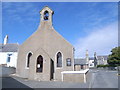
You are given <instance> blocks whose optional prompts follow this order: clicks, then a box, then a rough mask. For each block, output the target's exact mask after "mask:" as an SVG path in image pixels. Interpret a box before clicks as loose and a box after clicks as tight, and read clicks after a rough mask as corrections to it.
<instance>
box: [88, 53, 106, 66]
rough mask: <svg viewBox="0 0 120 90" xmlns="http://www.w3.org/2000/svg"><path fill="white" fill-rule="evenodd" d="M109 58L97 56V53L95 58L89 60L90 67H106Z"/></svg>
mask: <svg viewBox="0 0 120 90" xmlns="http://www.w3.org/2000/svg"><path fill="white" fill-rule="evenodd" d="M107 59H108V56H107V55H101V56H97V54H96V52H95V53H94V57H90V58H89V67H90V68H93V67H97V65H106V64H108V63H107Z"/></svg>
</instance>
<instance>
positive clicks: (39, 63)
mask: <svg viewBox="0 0 120 90" xmlns="http://www.w3.org/2000/svg"><path fill="white" fill-rule="evenodd" d="M36 72H43V57H42V56H41V55H40V56H38V58H37V65H36Z"/></svg>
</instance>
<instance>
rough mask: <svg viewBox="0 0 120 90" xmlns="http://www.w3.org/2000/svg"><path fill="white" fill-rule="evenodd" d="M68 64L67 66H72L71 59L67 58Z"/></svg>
mask: <svg viewBox="0 0 120 90" xmlns="http://www.w3.org/2000/svg"><path fill="white" fill-rule="evenodd" d="M66 62H67V66H71V58H67V59H66Z"/></svg>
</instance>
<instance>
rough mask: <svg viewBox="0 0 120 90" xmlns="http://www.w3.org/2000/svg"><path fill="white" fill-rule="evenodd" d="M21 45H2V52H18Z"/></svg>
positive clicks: (0, 46) (0, 48) (0, 49)
mask: <svg viewBox="0 0 120 90" xmlns="http://www.w3.org/2000/svg"><path fill="white" fill-rule="evenodd" d="M18 48H19V44H17V43H7V44H6V45H3V44H0V52H17V51H18Z"/></svg>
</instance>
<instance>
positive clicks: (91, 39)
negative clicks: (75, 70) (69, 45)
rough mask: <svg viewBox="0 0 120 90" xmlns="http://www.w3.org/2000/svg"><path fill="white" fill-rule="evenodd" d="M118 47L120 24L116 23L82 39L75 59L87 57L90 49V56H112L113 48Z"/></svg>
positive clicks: (98, 29) (77, 45) (76, 46)
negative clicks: (119, 26) (119, 25)
mask: <svg viewBox="0 0 120 90" xmlns="http://www.w3.org/2000/svg"><path fill="white" fill-rule="evenodd" d="M117 45H118V23H117V22H114V23H112V24H109V25H107V26H105V27H103V28H95V29H94V30H91V32H90V33H89V35H88V36H86V37H82V38H81V37H80V38H79V39H78V40H77V43H76V44H75V45H74V46H75V50H76V51H75V57H76V58H77V57H85V51H86V49H88V51H89V56H93V54H94V52H97V55H107V54H110V51H111V49H112V48H114V47H116V46H117Z"/></svg>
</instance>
